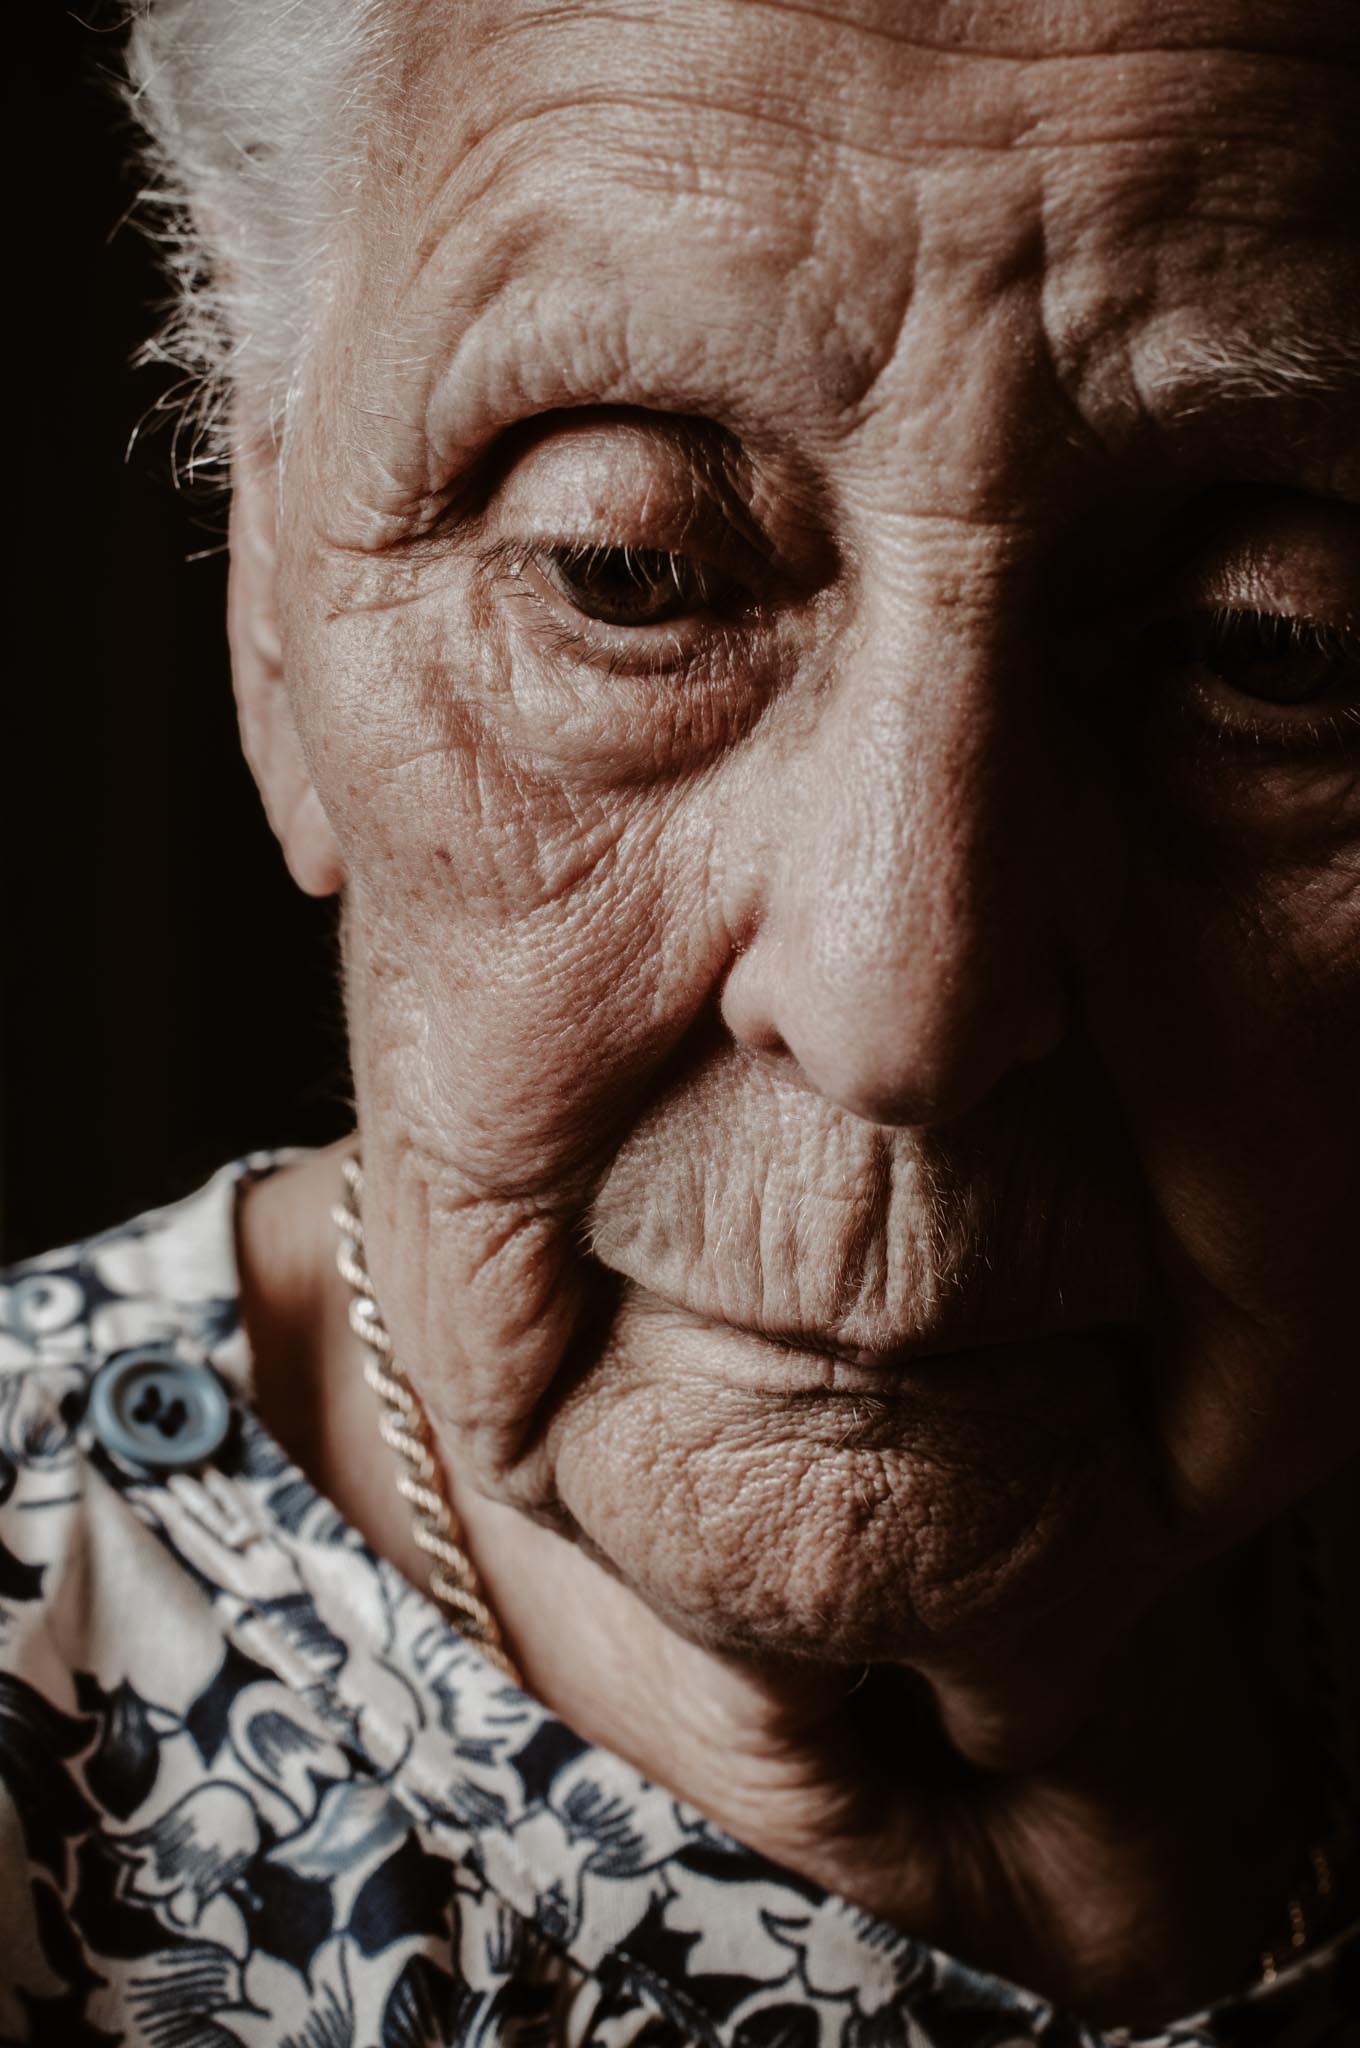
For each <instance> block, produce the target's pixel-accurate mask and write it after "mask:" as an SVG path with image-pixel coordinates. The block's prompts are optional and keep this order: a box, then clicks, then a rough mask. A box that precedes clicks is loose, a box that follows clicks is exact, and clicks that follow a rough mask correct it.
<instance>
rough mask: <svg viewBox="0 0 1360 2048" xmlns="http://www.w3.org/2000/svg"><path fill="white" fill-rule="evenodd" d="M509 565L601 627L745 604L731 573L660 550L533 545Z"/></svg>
mask: <svg viewBox="0 0 1360 2048" xmlns="http://www.w3.org/2000/svg"><path fill="white" fill-rule="evenodd" d="M515 566H516V573H517V574H519V575H521V576H527V577H528V578H529V580H530V581H535V580H539V579H541V582H542V583H543V584H546V585H547V587H548V589H549V590H551V591H552V592H553V593H554V594H555V595H556V596H557V597H559V598H560V599H562V600H563V601H564V602H565V603H566V604H568V605H570V606H571V608H572V610H573V611H575V612H579V613H580V614H581V616H582V617H584V618H588V619H593V620H595V621H597V623H599V624H601V625H606V626H624V627H627V626H632V627H645V626H661V625H667V624H669V623H671V622H673V621H674V620H677V619H683V618H690V617H692V616H693V615H694V614H695V613H700V612H708V613H721V614H730V613H731V612H733V611H734V610H740V609H741V608H742V607H743V605H745V604H746V603H749V594H748V593H747V592H746V591H744V590H743V589H742V587H741V585H739V584H738V583H736V582H735V581H734V580H733V579H732V578H731V577H728V576H724V575H723V574H722V573H721V572H720V571H719V570H716V569H714V568H713V567H712V566H711V565H710V564H708V563H706V562H703V561H700V560H698V559H697V558H696V557H694V556H692V555H686V554H681V553H678V552H676V551H673V550H671V549H666V548H632V547H604V546H600V545H598V544H595V543H589V544H586V543H572V544H568V545H564V546H558V547H538V548H535V549H534V550H532V552H529V553H526V554H525V555H524V556H522V557H521V559H520V560H519V562H518V563H517V564H516V565H515Z"/></svg>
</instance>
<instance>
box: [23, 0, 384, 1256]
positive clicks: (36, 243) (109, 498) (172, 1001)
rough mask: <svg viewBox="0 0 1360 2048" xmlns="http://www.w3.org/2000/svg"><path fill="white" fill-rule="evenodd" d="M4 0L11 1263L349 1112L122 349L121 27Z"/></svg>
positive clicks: (205, 539) (185, 541)
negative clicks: (12, 90)
mask: <svg viewBox="0 0 1360 2048" xmlns="http://www.w3.org/2000/svg"><path fill="white" fill-rule="evenodd" d="M23 13H24V16H25V21H24V35H25V38H26V41H27V44H28V50H27V62H26V63H25V62H24V61H23V60H22V57H21V64H20V67H19V70H18V72H17V74H15V73H12V74H11V76H12V78H13V77H15V76H17V77H18V79H19V80H20V81H21V96H20V97H21V105H20V110H19V111H20V116H21V127H22V139H21V157H20V160H19V162H18V163H17V164H16V165H15V166H13V167H12V168H11V172H10V192H9V199H10V205H9V208H8V209H7V212H8V220H7V226H6V240H7V257H8V260H7V262H6V265H5V270H6V278H7V290H6V294H5V298H6V302H7V306H8V313H7V317H6V320H5V326H6V328H7V329H8V332H9V338H10V340H11V343H12V344H17V348H16V350H15V353H14V361H13V366H12V367H11V369H10V371H9V373H8V376H7V379H6V387H5V402H6V404H7V406H8V407H9V409H10V411H11V414H13V413H14V412H15V411H17V412H18V414H19V418H18V419H17V421H15V422H14V424H15V426H16V427H17V429H18V433H17V436H16V438H17V439H18V441H19V443H20V467H19V469H18V472H17V474H16V473H15V471H14V470H13V468H11V471H10V475H9V478H8V484H9V495H10V509H11V514H12V515H17V528H18V530H17V533H15V535H14V540H17V542H18V546H17V548H16V547H15V545H14V540H12V541H11V543H10V544H9V546H8V548H7V550H6V551H7V553H8V554H9V556H10V569H11V573H14V572H15V571H16V570H17V574H16V575H15V581H14V585H13V587H12V589H11V593H10V595H9V599H8V604H7V623H8V627H9V632H8V636H7V637H8V642H9V649H8V653H9V658H8V659H7V660H6V662H5V669H6V677H5V686H4V687H5V700H6V709H5V718H4V728H3V741H2V742H0V746H2V748H3V751H2V752H0V764H2V765H0V774H2V776H3V784H2V786H3V789H4V792H5V795H4V804H3V820H2V821H0V822H2V824H3V832H4V841H5V844H4V864H3V891H4V893H3V904H4V912H3V938H4V945H3V956H4V960H5V969H4V1001H3V1013H2V1016H0V1022H2V1025H3V1068H2V1069H0V1073H2V1074H3V1092H2V1094H0V1141H2V1144H3V1150H2V1151H0V1161H2V1164H3V1178H2V1180H0V1256H3V1257H5V1258H11V1259H12V1258H15V1257H19V1256H22V1255H23V1254H25V1253H27V1252H30V1251H35V1250H40V1249H43V1248H46V1247H47V1246H50V1245H55V1244H60V1243H63V1242H65V1241H66V1240H68V1239H70V1238H71V1237H73V1236H76V1235H77V1234H80V1233H84V1232H86V1231H90V1230H94V1229H98V1228H100V1227H102V1226H103V1225H105V1224H108V1223H113V1222H115V1221H117V1220H119V1219H120V1218H121V1217H124V1216H127V1215H130V1214H132V1213H133V1212H134V1211H136V1210H139V1209H141V1208H144V1207H146V1206H148V1205H150V1204H152V1203H157V1202H161V1201H165V1200H168V1199H172V1198H174V1197H175V1196H177V1195H180V1194H183V1193H186V1192H187V1191H188V1190H189V1189H190V1188H192V1187H194V1186H195V1185H197V1183H198V1182H199V1181H200V1180H202V1179H203V1178H205V1177H206V1175H207V1174H208V1173H209V1172H211V1171H212V1169H213V1168H214V1167H215V1166H217V1165H219V1164H220V1163H221V1162H222V1161H223V1160H225V1159H227V1158H229V1157H231V1156H233V1155H235V1154H237V1153H240V1152H244V1151H248V1150H250V1149H252V1148H253V1147H255V1146H257V1145H276V1144H285V1143H321V1142H324V1141H326V1140H328V1139H329V1138H332V1137H335V1136H338V1135H339V1134H340V1133H341V1132H343V1131H345V1130H347V1129H348V1128H350V1125H351V1121H352V1119H351V1115H350V1109H349V1100H348V1088H349V1081H348V1075H347V1072H346V1066H345V1052H344V1036H343V1027H342V1024H341V1019H340V1008H339V1001H338V995H337V975H336V964H335V960H336V952H335V938H334V925H335V917H334V907H333V906H332V905H329V904H317V903H314V902H311V901H310V900H308V899H307V898H304V897H303V896H302V895H301V894H300V893H299V892H298V891H297V890H296V889H295V888H294V887H293V885H292V883H291V882H290V880H289V879H288V875H287V872H286V870H285V868H284V865H283V861H282V858H281V856H280V855H279V853H278V850H277V848H276V847H275V844H274V841H273V839H272V838H271V837H270V834H269V831H268V828H267V826H266V824H265V821H264V816H263V813H262V811H261V809H260V805H259V800H258V798H257V796H256V794H255V790H254V787H253V785H252V783H251V781H250V778H249V775H248V773H247V771H246V769H245V767H244V765H243V763H242V761H241V757H240V752H239V748H238V743H237V738H236V725H235V716H234V711H233V707H232V702H231V691H230V678H229V673H228V666H227V656H226V639H225V630H224V626H223V607H224V595H225V584H226V560H225V553H224V549H223V540H224V535H225V528H226V509H225V502H224V499H223V495H222V493H221V492H220V491H219V492H217V493H212V492H205V491H204V490H203V489H202V488H201V487H200V488H198V489H196V490H194V491H192V492H188V491H185V490H183V489H176V487H175V485H174V483H173V482H172V478H171V442H172V434H171V429H170V425H169V422H168V416H167V415H166V414H165V413H164V412H159V413H158V411H157V404H158V400H163V399H164V397H165V395H166V393H167V391H168V389H169V388H170V385H171V384H172V382H173V377H172V375H171V374H169V373H167V372H165V371H164V370H148V369H140V370H134V369H133V368H132V367H131V358H132V356H133V354H134V352H135V350H136V349H137V347H138V345H139V343H140V342H141V341H142V340H143V339H144V338H145V336H146V335H147V333H148V331H149V330H150V329H152V328H153V327H154V326H155V324H156V312H155V308H156V306H157V304H158V303H159V302H160V301H161V300H162V299H163V297H164V287H163V285H162V283H161V281H160V279H159V277H158V274H157V271H156V265H155V257H154V251H153V249H152V248H151V246H150V244H149V243H148V242H147V241H146V239H145V238H144V236H143V235H142V234H141V233H140V232H139V231H138V229H137V228H136V227H135V226H134V225H130V224H127V223H126V221H125V219H124V217H125V215H126V214H127V212H128V209H129V207H130V206H131V205H132V202H133V199H134V197H135V194H136V191H137V185H138V177H137V172H136V167H135V162H134V145H133V135H132V129H131V125H130V122H129V120H128V118H127V116H126V115H125V114H124V112H123V110H122V108H121V107H120V105H119V104H118V101H117V98H116V95H115V93H114V90H113V88H112V86H111V84H110V82H109V75H110V73H111V72H113V71H114V70H116V67H117V56H118V36H117V34H116V33H115V32H112V31H110V29H109V28H108V26H107V24H108V21H109V16H108V14H103V15H101V14H100V13H99V12H98V11H97V10H96V9H92V8H89V7H87V8H86V9H85V10H83V19H78V18H77V17H76V15H74V14H72V13H69V12H67V11H66V10H65V9H63V8H61V7H59V6H53V5H52V4H50V0H47V4H44V5H38V6H35V7H30V8H28V9H25V10H23ZM115 19H116V17H115ZM16 26H17V23H16ZM120 223H121V225H120ZM16 236H19V237H20V238H21V239H19V240H16ZM23 238H26V240H25V239H23ZM27 244H31V246H28V245H27ZM139 422H142V423H144V424H143V425H142V428H141V431H140V433H138V435H137V440H136V445H135V446H134V448H133V450H132V453H131V455H130V456H129V455H128V453H127V450H128V444H129V441H130V440H131V439H132V437H133V435H134V431H135V430H137V428H138V426H139ZM10 446H11V447H13V446H14V441H13V440H11V442H10Z"/></svg>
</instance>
